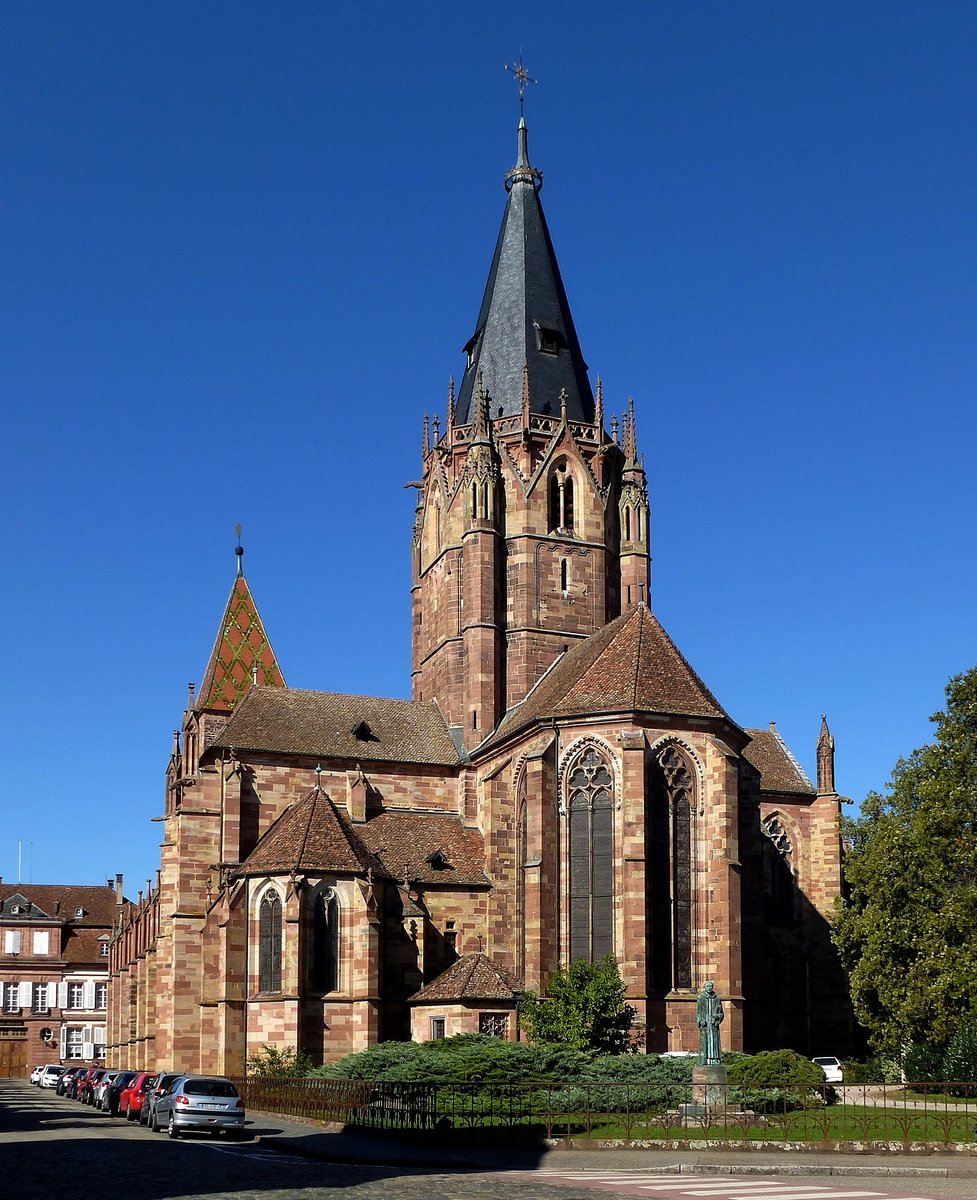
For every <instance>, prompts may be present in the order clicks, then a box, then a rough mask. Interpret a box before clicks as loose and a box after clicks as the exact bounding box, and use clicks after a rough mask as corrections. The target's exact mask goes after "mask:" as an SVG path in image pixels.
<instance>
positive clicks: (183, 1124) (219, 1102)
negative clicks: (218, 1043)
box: [152, 1075, 244, 1138]
mask: <svg viewBox="0 0 977 1200" xmlns="http://www.w3.org/2000/svg"><path fill="white" fill-rule="evenodd" d="M164 1126H165V1127H166V1132H167V1133H168V1134H169V1135H170V1137H171V1138H178V1137H180V1135H181V1134H183V1133H186V1132H188V1131H189V1130H198V1129H199V1130H206V1131H207V1132H209V1133H211V1134H213V1135H214V1137H217V1135H218V1134H219V1133H220V1131H221V1130H222V1129H223V1130H224V1131H225V1132H226V1133H227V1134H228V1135H229V1136H234V1135H236V1134H238V1133H241V1132H243V1130H244V1101H243V1100H242V1099H241V1097H240V1095H239V1094H238V1090H237V1088H236V1087H235V1086H234V1084H233V1083H231V1081H230V1080H229V1079H224V1078H222V1077H220V1076H217V1075H181V1076H179V1078H178V1079H177V1080H176V1082H175V1083H174V1084H173V1086H172V1087H171V1088H170V1089H169V1091H167V1092H164V1093H163V1095H162V1096H160V1098H159V1100H158V1101H157V1102H156V1110H155V1112H154V1113H153V1125H152V1129H153V1130H154V1132H155V1131H158V1130H160V1129H162V1128H163V1127H164Z"/></svg>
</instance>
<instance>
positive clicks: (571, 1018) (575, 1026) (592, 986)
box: [519, 954, 638, 1054]
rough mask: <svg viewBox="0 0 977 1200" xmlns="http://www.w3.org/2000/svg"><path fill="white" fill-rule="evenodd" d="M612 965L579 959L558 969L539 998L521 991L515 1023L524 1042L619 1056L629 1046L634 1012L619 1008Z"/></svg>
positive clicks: (620, 995) (620, 989)
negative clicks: (517, 1024) (523, 1033)
mask: <svg viewBox="0 0 977 1200" xmlns="http://www.w3.org/2000/svg"><path fill="white" fill-rule="evenodd" d="M624 995H625V989H624V983H623V982H622V980H621V973H620V971H619V970H618V967H617V961H616V960H615V958H614V956H613V955H612V954H608V955H607V956H606V957H605V958H602V959H601V960H600V961H599V962H595V963H588V962H584V961H583V960H578V961H577V962H572V963H571V964H570V965H569V966H568V967H558V968H557V970H556V971H554V972H553V974H552V975H551V976H550V980H549V983H548V984H547V985H546V992H545V994H544V995H543V996H542V997H540V996H539V995H537V993H536V992H532V991H529V992H524V993H523V995H522V997H521V999H520V1001H519V1021H520V1025H521V1027H522V1029H523V1030H524V1031H525V1033H526V1036H527V1038H528V1039H529V1041H530V1042H532V1043H536V1044H542V1043H547V1044H552V1045H561V1046H568V1047H569V1048H570V1049H573V1050H579V1051H584V1052H594V1053H597V1054H622V1053H624V1052H625V1051H626V1050H627V1049H628V1048H629V1046H630V1041H631V1031H632V1028H633V1026H634V1019H635V1017H636V1016H637V1015H638V1014H637V1011H636V1010H635V1009H634V1008H633V1007H632V1006H631V1005H630V1004H627V1003H625V999H624Z"/></svg>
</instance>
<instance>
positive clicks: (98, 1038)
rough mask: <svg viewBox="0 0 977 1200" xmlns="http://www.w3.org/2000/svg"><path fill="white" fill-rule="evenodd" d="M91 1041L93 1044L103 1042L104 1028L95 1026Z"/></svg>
mask: <svg viewBox="0 0 977 1200" xmlns="http://www.w3.org/2000/svg"><path fill="white" fill-rule="evenodd" d="M92 1041H93V1042H95V1043H101V1042H104V1041H105V1026H104V1025H96V1026H95V1028H94V1029H93V1030H92Z"/></svg>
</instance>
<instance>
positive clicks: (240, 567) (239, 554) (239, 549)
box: [234, 521, 244, 575]
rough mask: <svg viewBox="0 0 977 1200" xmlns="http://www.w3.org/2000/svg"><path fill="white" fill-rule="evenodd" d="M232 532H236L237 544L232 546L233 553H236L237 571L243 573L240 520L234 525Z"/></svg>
mask: <svg viewBox="0 0 977 1200" xmlns="http://www.w3.org/2000/svg"><path fill="white" fill-rule="evenodd" d="M234 532H235V534H237V545H236V546H235V547H234V553H235V554H236V555H237V573H238V574H239V575H243V574H244V547H243V546H242V545H241V523H240V521H239V522H238V523H237V524H236V525H235V526H234Z"/></svg>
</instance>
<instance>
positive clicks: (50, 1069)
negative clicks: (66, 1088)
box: [37, 1063, 68, 1088]
mask: <svg viewBox="0 0 977 1200" xmlns="http://www.w3.org/2000/svg"><path fill="white" fill-rule="evenodd" d="M67 1069H68V1068H67V1067H58V1066H55V1065H54V1064H53V1063H51V1064H49V1065H48V1066H46V1067H42V1068H41V1073H40V1075H39V1076H38V1079H37V1086H38V1087H42V1088H53V1087H57V1086H58V1079H59V1078H60V1077H61V1076H62V1075H63V1074H64V1073H65V1071H67Z"/></svg>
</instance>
